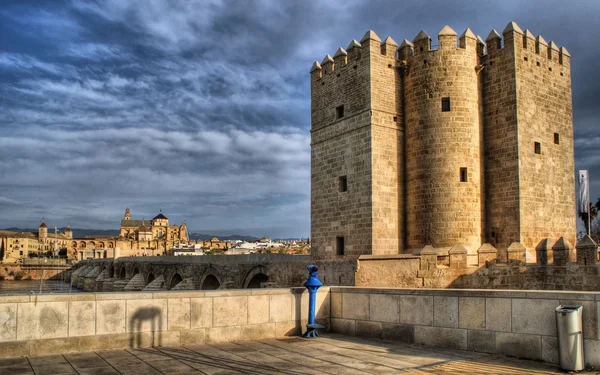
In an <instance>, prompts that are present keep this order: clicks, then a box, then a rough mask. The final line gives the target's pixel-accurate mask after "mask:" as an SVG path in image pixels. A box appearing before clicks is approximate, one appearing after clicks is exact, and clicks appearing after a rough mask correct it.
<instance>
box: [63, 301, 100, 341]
mask: <svg viewBox="0 0 600 375" xmlns="http://www.w3.org/2000/svg"><path fill="white" fill-rule="evenodd" d="M95 333H96V301H71V302H69V337H73V336H91V335H94V334H95Z"/></svg>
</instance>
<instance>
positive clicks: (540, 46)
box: [535, 35, 548, 57]
mask: <svg viewBox="0 0 600 375" xmlns="http://www.w3.org/2000/svg"><path fill="white" fill-rule="evenodd" d="M535 53H536V54H537V55H539V56H540V57H547V56H548V42H546V40H545V39H544V37H543V36H541V35H538V36H537V38H535Z"/></svg>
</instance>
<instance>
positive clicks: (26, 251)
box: [0, 219, 73, 263]
mask: <svg viewBox="0 0 600 375" xmlns="http://www.w3.org/2000/svg"><path fill="white" fill-rule="evenodd" d="M72 238H73V232H72V231H71V228H70V227H69V226H68V225H67V228H66V229H65V232H64V233H58V232H56V233H52V232H50V233H48V226H47V225H46V222H45V221H44V220H43V219H42V223H41V224H40V226H39V227H38V232H37V233H35V232H11V231H6V230H2V231H0V260H2V261H3V262H4V263H14V262H18V261H19V259H22V258H28V257H31V256H39V255H46V254H47V253H48V252H51V253H52V255H58V251H59V250H60V249H65V248H67V246H68V243H69V241H70V240H71V239H72Z"/></svg>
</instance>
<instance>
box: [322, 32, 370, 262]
mask: <svg viewBox="0 0 600 375" xmlns="http://www.w3.org/2000/svg"><path fill="white" fill-rule="evenodd" d="M357 45H358V47H353V48H348V51H347V52H346V51H345V50H343V49H340V50H338V52H339V54H336V55H335V62H334V59H332V58H331V57H330V56H329V55H328V56H327V57H326V58H325V60H323V63H322V65H318V63H317V66H316V69H313V70H312V72H311V93H312V96H311V123H312V127H311V132H312V140H311V146H312V150H311V222H312V223H313V224H312V225H311V246H312V248H313V255H314V256H315V257H316V258H324V257H331V256H335V255H337V249H336V241H337V240H336V238H337V237H344V239H345V244H346V246H345V249H344V255H350V256H355V257H356V256H357V255H359V254H362V253H364V252H370V251H371V239H372V235H371V233H372V224H371V222H372V218H371V216H372V201H371V193H372V184H371V174H372V166H371V128H370V126H369V125H370V123H371V113H370V110H369V108H370V102H369V96H370V56H369V50H368V48H361V47H360V44H358V42H357ZM350 47H352V45H351V46H350ZM339 106H343V108H344V109H343V112H344V113H343V116H342V117H339V116H338V113H337V112H336V108H337V107H339ZM342 176H346V178H347V191H345V192H342V191H340V177H342Z"/></svg>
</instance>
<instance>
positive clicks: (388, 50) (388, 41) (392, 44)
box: [381, 36, 398, 58]
mask: <svg viewBox="0 0 600 375" xmlns="http://www.w3.org/2000/svg"><path fill="white" fill-rule="evenodd" d="M397 49H398V43H396V41H395V40H394V39H392V37H391V36H388V37H387V38H385V40H384V41H383V42H381V54H382V55H386V56H393V57H394V58H395V57H396V50H397Z"/></svg>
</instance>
